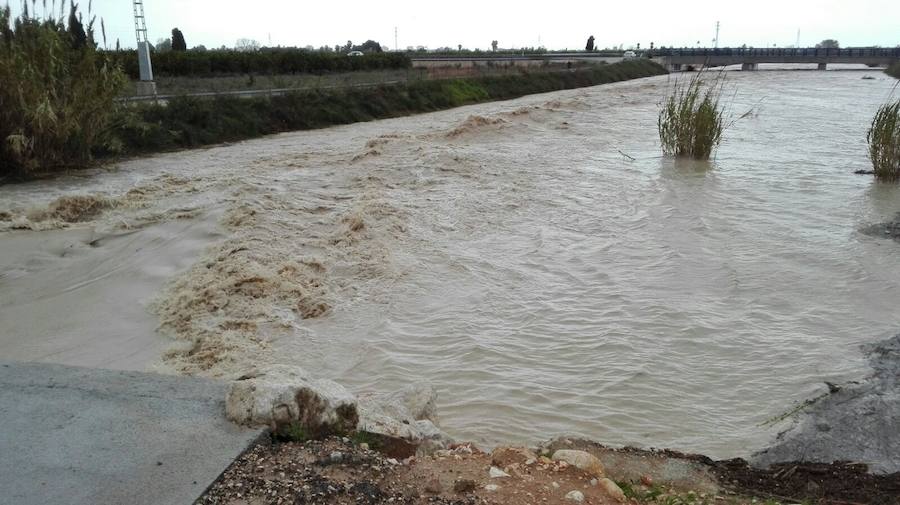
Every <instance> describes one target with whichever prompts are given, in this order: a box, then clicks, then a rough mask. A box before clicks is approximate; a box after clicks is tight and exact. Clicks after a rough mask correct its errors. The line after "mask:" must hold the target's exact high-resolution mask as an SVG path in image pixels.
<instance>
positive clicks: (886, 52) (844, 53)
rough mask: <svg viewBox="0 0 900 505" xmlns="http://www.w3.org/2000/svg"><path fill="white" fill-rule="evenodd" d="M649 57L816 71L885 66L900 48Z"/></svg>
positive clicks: (709, 51)
mask: <svg viewBox="0 0 900 505" xmlns="http://www.w3.org/2000/svg"><path fill="white" fill-rule="evenodd" d="M652 57H653V59H654V60H656V61H658V62H659V63H660V64H662V65H664V66H665V67H666V68H668V69H669V70H671V71H676V72H677V71H679V70H682V69H688V68H700V67H724V66H728V65H740V66H741V70H756V69H757V68H758V66H759V64H760V63H781V64H786V63H787V64H790V63H816V64H818V69H819V70H825V69H826V67H827V66H828V64H829V63H859V64H863V65H868V66H870V67H880V66H888V65H890V64H892V63H895V62H897V61H900V48H897V47H894V48H880V47H847V48H840V49H838V48H820V47H811V48H775V47H773V48H765V49H757V48H743V47H739V48H728V47H726V48H714V49H713V48H697V49H691V48H684V49H660V50H655V51H653V54H652Z"/></svg>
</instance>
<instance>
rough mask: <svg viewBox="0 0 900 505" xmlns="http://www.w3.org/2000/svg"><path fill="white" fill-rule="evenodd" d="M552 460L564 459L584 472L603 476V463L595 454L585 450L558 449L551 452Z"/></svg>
mask: <svg viewBox="0 0 900 505" xmlns="http://www.w3.org/2000/svg"><path fill="white" fill-rule="evenodd" d="M552 459H553V460H554V461H565V462H566V463H568V464H570V465H572V466H574V467H576V468H580V469H581V470H584V471H585V472H587V473H589V474H591V475H593V476H595V477H604V476H605V473H604V471H603V464H602V463H600V460H599V459H597V457H596V456H594V455H593V454H590V453H588V452H586V451H578V450H573V449H560V450H558V451H556V452H554V453H553V458H552Z"/></svg>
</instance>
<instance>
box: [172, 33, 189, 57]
mask: <svg viewBox="0 0 900 505" xmlns="http://www.w3.org/2000/svg"><path fill="white" fill-rule="evenodd" d="M172 50H173V51H181V52H184V51H187V42H185V41H184V34H183V33H181V30H179V29H178V28H172Z"/></svg>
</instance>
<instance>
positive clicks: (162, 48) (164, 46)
mask: <svg viewBox="0 0 900 505" xmlns="http://www.w3.org/2000/svg"><path fill="white" fill-rule="evenodd" d="M154 49H156V50H157V51H159V52H161V53H164V52H166V51H171V50H172V39H157V40H156V46H154Z"/></svg>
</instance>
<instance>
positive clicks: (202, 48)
mask: <svg viewBox="0 0 900 505" xmlns="http://www.w3.org/2000/svg"><path fill="white" fill-rule="evenodd" d="M207 50H208V49H206V46H204V45H203V44H200V45H197V46H194V47H192V48H191V51H197V52H198V53H205V52H206V51H207Z"/></svg>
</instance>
